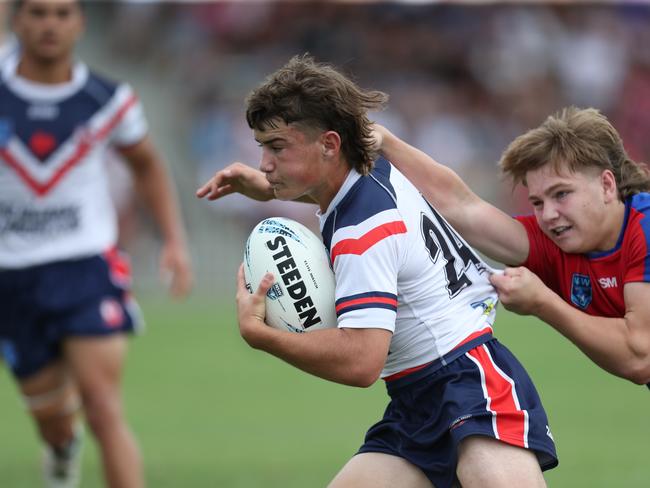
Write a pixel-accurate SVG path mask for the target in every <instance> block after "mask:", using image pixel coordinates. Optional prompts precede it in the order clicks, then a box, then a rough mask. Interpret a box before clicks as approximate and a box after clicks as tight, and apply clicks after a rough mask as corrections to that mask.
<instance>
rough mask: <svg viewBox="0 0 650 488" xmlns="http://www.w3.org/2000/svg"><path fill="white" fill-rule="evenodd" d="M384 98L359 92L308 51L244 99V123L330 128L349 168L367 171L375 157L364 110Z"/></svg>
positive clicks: (382, 102)
mask: <svg viewBox="0 0 650 488" xmlns="http://www.w3.org/2000/svg"><path fill="white" fill-rule="evenodd" d="M387 101H388V95H386V94H385V93H383V92H380V91H375V90H370V91H364V90H362V89H361V88H359V87H358V86H357V84H356V83H354V82H353V81H352V80H350V79H349V78H347V77H346V76H345V75H343V74H341V73H340V72H339V71H337V70H336V69H335V68H333V67H332V66H330V65H328V64H324V63H317V62H315V61H314V59H313V58H312V57H311V56H309V55H308V54H304V55H300V56H294V57H293V58H291V59H290V60H289V62H288V63H287V64H286V65H284V66H283V67H282V68H280V69H278V70H277V71H275V72H274V73H272V74H271V75H270V76H268V77H267V78H266V80H265V81H264V83H263V84H262V85H260V86H259V87H258V88H256V89H255V90H253V91H252V92H251V93H250V94H249V95H248V97H247V98H246V121H247V122H248V125H249V126H250V127H251V129H257V130H264V129H266V128H268V127H269V126H272V125H273V119H277V118H279V119H281V120H283V121H284V122H285V123H286V124H287V125H288V124H291V123H294V124H298V125H300V126H302V129H303V130H304V131H305V132H308V131H309V130H310V129H314V128H315V129H319V130H333V131H336V132H337V133H338V134H339V136H340V137H341V151H342V153H343V155H344V157H345V159H346V160H347V162H348V164H350V166H351V167H354V168H355V169H356V170H357V171H359V172H360V173H361V174H368V173H369V172H370V170H371V169H372V166H373V164H374V160H375V158H376V157H377V154H376V152H374V151H373V149H372V139H371V132H372V131H371V121H370V120H369V119H368V115H367V112H368V111H369V110H379V109H382V108H383V107H384V105H385V104H386V102H387Z"/></svg>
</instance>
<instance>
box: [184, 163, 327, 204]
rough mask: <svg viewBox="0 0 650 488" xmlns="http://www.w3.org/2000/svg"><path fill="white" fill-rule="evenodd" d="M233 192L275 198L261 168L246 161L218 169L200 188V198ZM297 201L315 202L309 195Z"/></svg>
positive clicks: (222, 195) (268, 198)
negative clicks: (245, 162)
mask: <svg viewBox="0 0 650 488" xmlns="http://www.w3.org/2000/svg"><path fill="white" fill-rule="evenodd" d="M231 193H241V194H242V195H245V196H247V197H248V198H250V199H252V200H258V201H260V202H266V201H268V200H273V199H274V198H275V195H274V193H273V188H272V187H271V184H270V183H269V182H268V180H267V179H266V176H265V175H264V173H263V172H261V171H260V170H259V169H255V168H253V167H251V166H248V165H246V164H244V163H239V162H237V163H232V164H230V165H228V166H227V167H225V168H224V169H222V170H220V171H217V172H216V173H215V174H214V176H213V177H212V178H210V179H209V180H208V181H206V182H205V183H204V184H203V185H202V186H201V187H200V188H199V189H198V190H196V196H197V197H198V198H207V199H208V200H217V199H219V198H223V197H225V196H226V195H230V194H231ZM297 201H300V202H304V203H314V201H313V200H312V199H311V198H309V197H306V196H305V197H302V198H299V199H298V200H297Z"/></svg>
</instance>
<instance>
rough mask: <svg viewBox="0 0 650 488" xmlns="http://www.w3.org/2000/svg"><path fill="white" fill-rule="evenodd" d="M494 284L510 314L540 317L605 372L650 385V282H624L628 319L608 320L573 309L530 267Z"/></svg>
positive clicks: (495, 277)
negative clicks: (511, 312)
mask: <svg viewBox="0 0 650 488" xmlns="http://www.w3.org/2000/svg"><path fill="white" fill-rule="evenodd" d="M490 281H491V282H492V284H493V285H494V287H495V288H496V289H497V291H498V293H499V299H500V301H501V303H503V305H504V306H505V307H506V308H507V309H508V310H511V311H513V312H516V313H519V314H522V315H529V314H530V315H535V316H537V317H539V318H540V319H541V320H543V321H544V322H546V323H548V324H549V325H551V326H552V327H553V328H554V329H556V330H557V331H558V332H559V333H560V334H562V335H564V336H565V337H566V338H567V339H569V340H570V341H571V342H573V343H574V344H575V345H576V346H577V347H578V348H580V350H582V352H584V353H585V354H586V355H587V356H588V357H589V358H591V360H592V361H593V362H595V363H596V364H598V365H599V366H600V367H601V368H603V369H605V370H606V371H609V372H610V373H612V374H615V375H617V376H620V377H622V378H625V379H628V380H630V381H633V382H634V383H638V384H644V383H648V382H650V283H628V284H626V285H625V288H624V291H623V293H624V299H625V316H624V317H623V318H610V317H596V316H593V315H589V314H586V313H584V312H582V311H580V310H578V309H577V308H575V307H573V306H571V305H570V304H569V303H567V302H566V301H564V300H563V299H562V297H560V296H559V295H557V294H556V293H555V292H553V291H552V290H551V289H549V288H548V287H546V285H544V283H542V281H541V280H540V279H539V278H538V277H537V276H536V275H535V274H534V273H532V272H531V271H530V270H528V269H527V268H523V267H519V268H506V269H505V271H504V273H503V274H502V275H499V274H494V275H492V276H491V277H490Z"/></svg>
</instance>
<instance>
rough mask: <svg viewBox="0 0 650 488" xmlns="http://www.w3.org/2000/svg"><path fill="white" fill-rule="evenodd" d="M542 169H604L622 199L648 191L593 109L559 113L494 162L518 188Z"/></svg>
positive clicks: (643, 173)
mask: <svg viewBox="0 0 650 488" xmlns="http://www.w3.org/2000/svg"><path fill="white" fill-rule="evenodd" d="M546 164H551V165H553V168H554V169H555V170H556V171H561V170H562V169H565V168H568V169H569V170H570V171H572V172H575V171H581V170H586V169H589V168H599V169H601V170H605V169H608V170H610V171H611V172H612V173H613V174H614V177H615V178H616V184H617V187H618V194H619V198H620V199H621V200H625V199H626V198H627V197H629V196H631V195H635V194H636V193H640V192H647V191H649V190H650V175H649V174H648V170H647V168H646V167H645V166H644V165H641V164H639V163H636V162H634V161H632V160H631V159H630V158H629V156H628V155H627V153H626V152H625V148H624V147H623V141H622V140H621V137H620V135H619V134H618V132H617V131H616V129H615V128H614V127H613V126H612V124H611V123H610V122H609V120H607V117H605V116H604V115H603V114H601V113H600V112H599V111H598V110H596V109H594V108H586V109H579V108H577V107H567V108H563V109H562V110H560V111H559V112H557V113H556V114H554V115H551V116H550V117H548V118H547V119H546V120H545V121H544V122H543V123H542V124H541V125H540V126H539V127H537V128H535V129H532V130H529V131H528V132H526V133H525V134H523V135H521V136H519V137H517V138H516V139H515V140H514V141H512V142H511V143H510V145H509V146H508V148H507V149H506V150H505V152H504V153H503V155H502V156H501V160H500V161H499V166H500V168H501V170H502V171H503V173H504V174H505V175H506V176H509V177H510V178H512V181H513V183H514V184H517V183H522V184H523V185H526V175H527V173H528V172H529V171H532V170H535V169H537V168H540V167H542V166H544V165H546Z"/></svg>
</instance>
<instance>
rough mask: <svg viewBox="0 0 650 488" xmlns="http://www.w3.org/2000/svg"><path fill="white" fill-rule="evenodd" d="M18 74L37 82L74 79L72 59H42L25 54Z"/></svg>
mask: <svg viewBox="0 0 650 488" xmlns="http://www.w3.org/2000/svg"><path fill="white" fill-rule="evenodd" d="M17 74H18V76H20V77H22V78H25V79H27V80H29V81H33V82H35V83H43V84H46V85H55V84H59V83H66V82H68V81H70V80H71V79H72V59H71V58H67V59H59V60H52V61H42V60H36V59H33V58H30V57H28V56H23V57H22V58H21V59H20V63H19V64H18V68H17Z"/></svg>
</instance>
